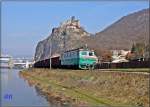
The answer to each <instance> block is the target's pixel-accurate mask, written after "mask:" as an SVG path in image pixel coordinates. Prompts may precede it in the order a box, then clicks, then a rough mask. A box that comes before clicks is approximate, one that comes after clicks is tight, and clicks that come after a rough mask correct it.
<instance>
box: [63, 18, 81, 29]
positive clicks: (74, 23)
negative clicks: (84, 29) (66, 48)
mask: <svg viewBox="0 0 150 107" xmlns="http://www.w3.org/2000/svg"><path fill="white" fill-rule="evenodd" d="M64 26H65V27H66V28H73V29H75V28H80V22H79V20H76V19H75V16H72V17H71V19H69V20H67V21H64V22H62V23H60V27H64Z"/></svg>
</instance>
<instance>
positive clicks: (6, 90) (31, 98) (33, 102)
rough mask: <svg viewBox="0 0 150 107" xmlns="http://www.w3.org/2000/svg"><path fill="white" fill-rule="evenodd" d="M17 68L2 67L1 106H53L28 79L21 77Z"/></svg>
mask: <svg viewBox="0 0 150 107" xmlns="http://www.w3.org/2000/svg"><path fill="white" fill-rule="evenodd" d="M19 71H20V70H17V69H1V70H0V73H1V106H2V107H3V106H13V107H15V106H25V107H27V106H29V107H31V106H42V107H43V106H50V107H54V106H52V105H51V104H50V103H49V102H48V101H47V100H46V99H45V98H44V96H42V95H40V94H39V93H38V91H37V90H36V89H35V88H34V87H30V86H29V84H28V83H27V81H25V80H24V79H22V78H20V77H19Z"/></svg>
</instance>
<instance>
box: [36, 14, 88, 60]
mask: <svg viewBox="0 0 150 107" xmlns="http://www.w3.org/2000/svg"><path fill="white" fill-rule="evenodd" d="M85 36H90V34H89V33H88V32H86V31H85V30H84V29H83V28H82V27H81V26H80V22H79V20H76V19H75V17H74V16H73V17H71V19H69V20H67V21H65V22H63V23H61V24H60V26H59V27H56V28H53V29H52V33H51V34H50V36H48V37H47V38H46V39H45V40H43V41H40V42H39V43H38V45H37V47H36V52H35V57H34V59H35V61H38V60H42V59H45V58H48V57H49V56H50V49H51V50H52V51H51V52H52V53H51V54H52V55H53V54H56V53H57V54H59V53H61V52H63V51H65V50H70V49H74V48H78V47H81V46H83V45H84V44H82V42H81V38H83V37H85ZM50 46H51V48H50Z"/></svg>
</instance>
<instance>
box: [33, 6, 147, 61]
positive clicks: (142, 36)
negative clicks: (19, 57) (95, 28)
mask: <svg viewBox="0 0 150 107" xmlns="http://www.w3.org/2000/svg"><path fill="white" fill-rule="evenodd" d="M50 41H51V42H50ZM133 42H144V43H146V44H148V42H149V9H144V10H141V11H139V12H135V13H132V14H129V15H127V16H124V17H122V18H121V19H120V20H118V21H117V22H115V23H114V24H112V25H110V26H109V27H107V28H106V29H104V30H103V31H101V32H98V33H96V34H95V35H94V36H93V35H92V36H91V34H90V33H88V32H86V31H85V30H84V29H83V28H82V27H81V26H80V23H79V20H76V19H75V17H72V18H71V19H69V20H67V21H65V22H63V23H61V24H60V26H59V27H57V28H53V29H52V33H51V35H50V36H49V37H48V38H47V39H45V40H43V41H40V42H39V43H38V45H37V47H36V52H35V60H36V61H37V60H41V59H45V58H48V57H49V52H50V50H49V49H50V44H52V45H51V46H52V54H55V53H61V52H63V51H64V50H69V49H73V48H77V47H80V46H83V45H85V44H87V45H88V47H90V48H92V49H94V50H96V53H97V55H98V56H100V55H101V53H102V52H103V51H104V50H110V49H130V48H131V46H132V44H133ZM64 44H65V45H64Z"/></svg>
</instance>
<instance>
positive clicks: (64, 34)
mask: <svg viewBox="0 0 150 107" xmlns="http://www.w3.org/2000/svg"><path fill="white" fill-rule="evenodd" d="M63 36H64V37H63V40H64V52H65V51H66V32H65V31H64V32H63Z"/></svg>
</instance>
